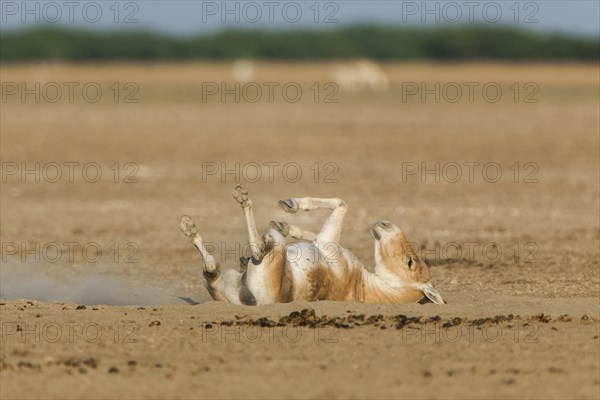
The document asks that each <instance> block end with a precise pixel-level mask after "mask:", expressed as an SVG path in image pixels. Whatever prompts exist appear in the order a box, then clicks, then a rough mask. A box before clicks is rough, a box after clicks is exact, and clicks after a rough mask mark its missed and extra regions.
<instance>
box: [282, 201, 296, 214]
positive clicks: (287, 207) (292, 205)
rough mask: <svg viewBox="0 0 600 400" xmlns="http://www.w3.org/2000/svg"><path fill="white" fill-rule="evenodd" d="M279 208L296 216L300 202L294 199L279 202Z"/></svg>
mask: <svg viewBox="0 0 600 400" xmlns="http://www.w3.org/2000/svg"><path fill="white" fill-rule="evenodd" d="M279 206H280V207H281V208H283V211H285V212H286V213H290V214H296V213H297V212H298V209H299V206H298V202H297V201H296V200H294V199H285V200H279Z"/></svg>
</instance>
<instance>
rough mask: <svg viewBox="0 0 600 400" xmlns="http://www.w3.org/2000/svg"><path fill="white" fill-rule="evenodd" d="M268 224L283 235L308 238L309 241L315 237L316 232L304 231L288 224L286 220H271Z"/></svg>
mask: <svg viewBox="0 0 600 400" xmlns="http://www.w3.org/2000/svg"><path fill="white" fill-rule="evenodd" d="M269 226H270V227H271V228H273V229H275V230H276V231H277V232H279V233H281V234H282V235H283V236H284V237H286V236H288V235H289V236H291V237H293V238H294V239H302V240H308V241H310V242H312V241H314V240H315V239H316V238H317V234H316V233H314V232H310V231H305V230H303V229H301V228H300V227H298V226H296V225H292V224H288V223H287V222H278V221H271V222H270V223H269Z"/></svg>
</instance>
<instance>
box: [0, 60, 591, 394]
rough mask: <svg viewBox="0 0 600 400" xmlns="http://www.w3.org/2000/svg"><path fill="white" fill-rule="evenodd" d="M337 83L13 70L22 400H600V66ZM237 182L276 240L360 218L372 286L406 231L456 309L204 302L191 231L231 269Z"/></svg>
mask: <svg viewBox="0 0 600 400" xmlns="http://www.w3.org/2000/svg"><path fill="white" fill-rule="evenodd" d="M332 68H333V64H302V65H287V64H268V65H267V64H259V65H258V66H257V68H256V71H257V75H256V81H257V82H259V83H258V84H256V85H254V84H250V85H249V86H245V87H241V88H240V91H239V97H240V98H239V101H236V98H235V96H236V90H235V89H232V86H231V85H232V84H231V82H230V79H231V78H230V65H227V64H220V65H219V64H181V65H178V64H175V65H171V64H159V65H115V64H107V65H77V66H73V65H62V64H40V65H2V67H1V70H0V71H1V74H2V77H1V80H2V85H3V87H2V96H3V98H2V103H1V112H0V117H1V125H0V127H1V152H0V155H1V159H2V190H1V195H0V200H1V220H2V224H1V230H0V235H1V241H2V267H1V268H2V270H1V278H2V279H1V289H2V290H1V293H0V296H1V297H2V300H1V303H0V318H1V322H2V326H1V328H2V331H1V352H0V395H1V397H2V398H3V399H4V398H6V399H12V398H57V399H58V398H61V399H62V398H91V399H100V398H102V399H106V398H128V399H131V398H190V399H195V398H281V397H289V398H440V399H445V398H495V399H498V398H515V399H517V398H518V399H522V398H536V399H539V398H569V399H570V398H590V399H592V398H599V397H600V376H599V374H600V340H599V327H600V323H599V319H600V310H599V297H600V287H599V285H600V281H599V275H600V274H599V240H600V226H599V187H598V182H599V178H600V177H599V137H598V132H599V124H600V121H599V120H600V115H599V109H600V99H599V74H598V65H579V64H560V65H558V64H557V65H511V64H466V65H462V64H448V65H427V64H404V65H385V66H384V69H385V71H386V72H387V74H388V76H389V77H390V80H391V88H390V90H389V91H388V92H385V93H372V92H369V91H358V92H348V91H344V90H341V91H340V92H338V93H336V92H335V90H336V87H335V86H333V87H332V86H327V84H326V82H328V81H329V80H330V72H331V70H332ZM36 82H38V83H39V84H40V86H39V89H38V87H36V86H35V83H36ZM222 82H227V84H228V85H229V86H227V87H226V88H222V87H221V83H222ZM265 82H271V84H270V85H272V86H271V87H273V92H272V95H273V101H272V102H271V101H270V99H269V91H268V85H267V84H265ZM22 83H25V85H26V86H22ZM286 84H287V86H285V87H286V89H285V90H287V91H288V92H286V93H285V94H284V93H283V92H282V90H283V87H284V85H286ZM296 84H298V85H300V88H301V90H302V92H301V93H302V94H301V95H300V98H299V99H298V101H297V102H292V100H295V97H297V94H295V93H294V91H297V90H298V86H296ZM422 84H423V85H426V86H422ZM436 84H439V89H436ZM69 85H70V86H69ZM257 86H259V87H260V88H261V89H262V90H263V93H262V95H261V96H259V97H258V99H257V98H256V96H257V94H256V93H257V92H256V87H257ZM57 87H60V88H61V90H62V93H61V94H57V93H58V92H57ZM69 87H72V88H73V101H72V102H71V99H70V98H69V90H68V88H69ZM84 87H85V88H86V89H85V90H86V92H85V93H84V94H85V96H87V97H84V94H82V93H83V92H84V90H83V88H84ZM98 88H100V89H101V90H102V94H101V95H100V96H99V98H98V101H97V102H93V100H94V98H96V97H98V96H97V94H95V93H96V92H95V91H97V89H98ZM457 88H460V89H461V90H462V93H461V94H458V92H457ZM469 88H472V92H471V93H469V92H470V90H469ZM498 88H499V89H500V90H501V93H502V96H501V98H499V99H498V101H495V102H494V99H495V97H497V93H498ZM24 89H25V90H28V91H29V92H28V93H29V94H25V95H23V90H24ZM223 89H227V90H229V92H227V93H229V94H225V99H224V100H225V101H222V99H221V94H223V93H224V92H223ZM211 90H212V91H213V92H214V91H215V90H216V92H217V93H216V94H210V93H212V92H210V91H211ZM244 90H245V91H244ZM415 90H417V93H416V94H414V93H413V92H414V91H415ZM425 90H426V91H427V92H426V93H425V94H423V93H424V91H425ZM36 92H37V93H36ZM436 92H437V93H436ZM13 93H14V94H13ZM36 94H37V95H39V97H40V98H39V99H36V98H35V97H36ZM436 94H437V95H439V99H436ZM22 95H23V96H24V98H23V97H22ZM284 95H285V96H287V101H286V100H285V98H284ZM422 95H423V96H424V97H422ZM469 95H472V99H470V98H469ZM57 96H58V97H57ZM54 100H56V101H55V102H54ZM131 100H134V101H135V100H137V102H127V101H131ZM254 100H256V101H255V102H253V101H254ZM331 100H333V101H337V102H330V101H331ZM454 100H457V101H456V102H454ZM471 100H472V101H471ZM436 163H439V164H436ZM257 166H259V167H260V168H261V169H260V173H261V175H260V176H257V171H258V169H257ZM436 168H437V170H436ZM27 171H29V172H27ZM57 171H59V172H60V173H61V176H60V177H57ZM427 171H433V172H429V173H426V174H423V172H427ZM98 172H99V173H101V176H99V177H98V178H97V174H98ZM457 172H460V176H458V175H457ZM299 173H301V175H298V174H299ZM236 181H240V182H241V183H242V184H244V185H245V186H246V187H247V188H248V190H249V191H250V193H251V195H252V196H253V199H254V204H255V214H256V217H257V222H258V225H259V229H260V230H265V229H266V228H267V226H268V222H269V221H270V220H284V221H290V222H292V221H294V222H295V223H297V224H298V225H301V226H303V227H306V228H307V229H311V230H318V229H319V227H320V224H322V222H323V220H324V219H325V218H326V216H327V213H326V212H312V213H303V214H297V215H293V216H290V215H287V214H285V213H283V212H282V211H281V210H279V209H278V208H277V206H276V203H277V200H279V199H282V198H287V197H290V196H315V197H341V198H343V199H344V200H346V202H347V203H348V204H349V206H350V210H349V213H348V215H347V218H346V224H345V230H344V234H343V237H342V245H344V246H345V247H348V248H350V249H352V250H353V251H354V253H355V254H356V255H357V256H358V257H359V258H360V259H361V260H363V263H364V264H365V265H366V266H367V267H369V268H370V267H371V266H372V265H373V255H372V246H373V244H372V243H373V239H372V237H371V235H370V233H369V230H370V227H371V225H372V224H373V223H374V222H376V221H378V220H381V219H389V220H391V221H394V222H395V223H396V224H398V225H399V226H400V227H401V228H402V229H403V230H404V231H405V233H406V234H407V236H408V237H409V239H410V240H411V241H413V242H414V243H415V246H417V248H418V249H419V251H420V252H421V255H422V256H423V257H424V258H425V259H426V260H427V261H428V263H429V265H430V266H431V273H432V276H433V282H434V285H435V286H436V287H437V288H438V289H439V291H440V292H441V294H442V295H443V296H444V298H445V299H446V300H447V301H448V303H449V304H447V305H443V306H438V305H432V304H429V305H365V304H357V303H332V302H320V303H310V304H309V303H291V304H281V305H275V306H263V307H254V308H253V307H238V306H232V305H227V304H223V303H216V302H212V301H208V300H209V297H208V295H207V292H206V290H205V289H204V280H203V277H202V274H201V269H202V263H201V260H200V257H199V255H198V254H197V252H196V250H195V249H194V248H193V247H192V246H191V245H190V244H189V242H188V241H187V240H186V239H185V238H184V237H183V235H182V234H181V233H180V231H179V228H178V219H179V217H180V215H182V214H189V215H191V216H192V217H193V218H194V219H195V220H196V221H197V222H198V225H199V229H200V232H201V234H202V235H203V237H204V239H205V240H206V241H207V242H210V245H211V246H212V247H211V250H212V251H213V252H214V253H215V256H216V257H217V259H219V260H220V261H221V263H222V264H223V265H225V266H231V267H235V266H236V264H237V262H236V260H237V258H239V256H240V255H242V254H244V253H245V252H247V250H248V249H247V246H246V245H245V240H246V239H245V230H244V229H245V228H244V222H243V214H242V212H241V211H240V209H239V206H238V205H237V204H236V203H235V202H234V201H233V200H232V199H231V189H232V187H233V186H234V184H235V182H236ZM100 252H101V253H100Z"/></svg>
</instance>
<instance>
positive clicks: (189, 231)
mask: <svg viewBox="0 0 600 400" xmlns="http://www.w3.org/2000/svg"><path fill="white" fill-rule="evenodd" d="M179 227H180V228H181V232H183V234H184V235H185V236H187V237H188V238H190V239H193V238H194V237H195V236H196V235H197V234H198V229H197V228H196V224H195V223H194V221H192V219H191V218H190V217H189V216H187V215H184V216H183V217H181V221H179Z"/></svg>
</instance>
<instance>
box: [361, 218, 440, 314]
mask: <svg viewBox="0 0 600 400" xmlns="http://www.w3.org/2000/svg"><path fill="white" fill-rule="evenodd" d="M372 232H373V236H374V237H375V265H376V268H377V269H378V270H379V271H381V272H382V273H384V274H386V275H390V276H392V277H394V278H395V279H396V280H399V281H400V282H401V283H402V284H404V285H406V286H409V287H414V288H416V289H418V290H420V291H421V292H423V294H424V295H425V296H426V297H427V298H428V299H429V300H431V301H432V302H434V303H436V304H445V301H444V300H443V299H442V296H440V294H439V293H438V291H437V290H436V289H435V288H434V287H433V285H432V284H431V282H430V280H431V275H430V274H429V267H428V266H427V264H425V261H423V260H421V258H420V257H419V256H418V255H417V253H416V252H415V250H414V249H413V247H412V245H411V244H410V242H409V241H408V240H406V237H405V236H404V234H403V233H402V231H401V230H400V228H398V227H397V226H396V225H395V224H393V223H391V222H389V221H381V222H377V223H376V224H375V225H373V231H372Z"/></svg>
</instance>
